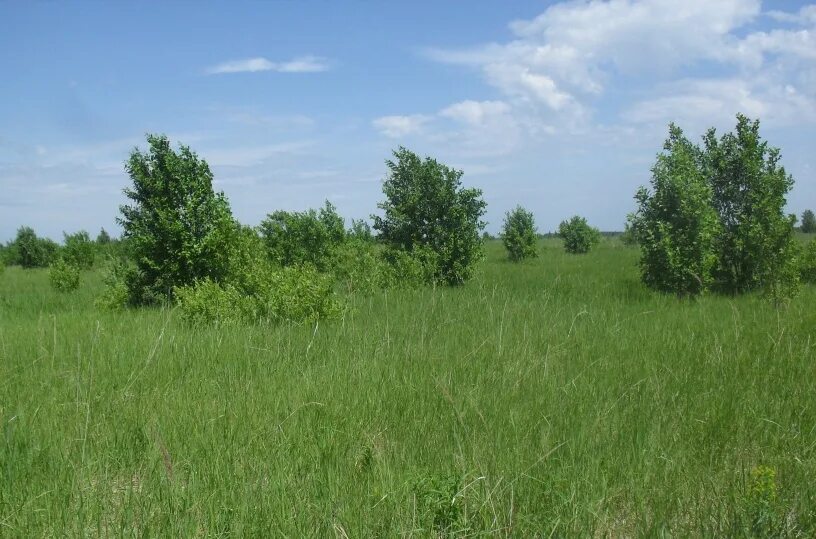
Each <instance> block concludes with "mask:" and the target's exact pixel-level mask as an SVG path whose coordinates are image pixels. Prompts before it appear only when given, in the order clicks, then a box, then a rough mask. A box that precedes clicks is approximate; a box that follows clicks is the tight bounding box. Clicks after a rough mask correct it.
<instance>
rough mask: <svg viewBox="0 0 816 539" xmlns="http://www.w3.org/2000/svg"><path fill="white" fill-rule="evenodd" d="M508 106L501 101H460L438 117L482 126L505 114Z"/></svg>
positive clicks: (441, 112)
mask: <svg viewBox="0 0 816 539" xmlns="http://www.w3.org/2000/svg"><path fill="white" fill-rule="evenodd" d="M509 111H510V106H509V105H508V104H507V103H505V102H503V101H472V100H470V99H468V100H466V101H460V102H459V103H454V104H453V105H450V106H449V107H446V108H444V109H442V111H440V112H439V115H440V116H444V117H446V118H451V119H454V120H457V121H460V122H462V123H466V124H470V125H484V124H485V122H487V121H489V120H490V119H492V118H495V117H497V116H501V115H504V114H507V113H508V112H509Z"/></svg>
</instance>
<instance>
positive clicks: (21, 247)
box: [9, 226, 59, 268]
mask: <svg viewBox="0 0 816 539" xmlns="http://www.w3.org/2000/svg"><path fill="white" fill-rule="evenodd" d="M58 250H59V246H58V245H57V244H56V243H55V242H53V241H52V240H50V239H48V238H39V237H37V234H36V233H35V232H34V230H33V229H31V228H29V227H26V226H24V227H21V228H20V229H18V230H17V237H16V238H15V239H14V241H13V242H12V245H11V246H10V251H11V252H10V255H11V256H10V260H9V262H10V263H11V264H19V265H20V266H22V267H24V268H45V267H48V266H49V265H50V264H51V262H53V261H54V259H55V258H56V255H57V251H58Z"/></svg>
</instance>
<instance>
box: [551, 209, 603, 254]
mask: <svg viewBox="0 0 816 539" xmlns="http://www.w3.org/2000/svg"><path fill="white" fill-rule="evenodd" d="M558 235H559V236H561V238H562V239H563V240H564V249H565V250H566V251H567V252H568V253H573V254H584V253H588V252H589V250H590V249H592V246H593V245H595V244H597V243H599V242H600V241H601V233H600V231H599V230H598V229H597V228H593V227H591V226H589V224H587V221H586V219H584V218H583V217H579V216H577V215H576V216H574V217H573V218H572V219H570V220H569V221H561V224H560V225H558Z"/></svg>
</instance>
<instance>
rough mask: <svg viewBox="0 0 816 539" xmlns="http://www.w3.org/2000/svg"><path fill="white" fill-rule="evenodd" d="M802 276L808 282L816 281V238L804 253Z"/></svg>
mask: <svg viewBox="0 0 816 539" xmlns="http://www.w3.org/2000/svg"><path fill="white" fill-rule="evenodd" d="M801 260H802V262H801V269H800V273H801V277H802V281H803V282H806V283H816V239H813V240H811V241H810V243H808V244H807V246H806V247H805V249H804V253H802V259H801Z"/></svg>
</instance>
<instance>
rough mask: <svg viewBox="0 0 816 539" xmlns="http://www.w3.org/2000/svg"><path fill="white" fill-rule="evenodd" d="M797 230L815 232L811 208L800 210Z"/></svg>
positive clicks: (815, 217) (815, 223)
mask: <svg viewBox="0 0 816 539" xmlns="http://www.w3.org/2000/svg"><path fill="white" fill-rule="evenodd" d="M799 230H801V231H802V232H805V233H807V234H812V233H813V232H816V215H814V214H813V210H805V211H803V212H802V223H801V224H800V225H799Z"/></svg>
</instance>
